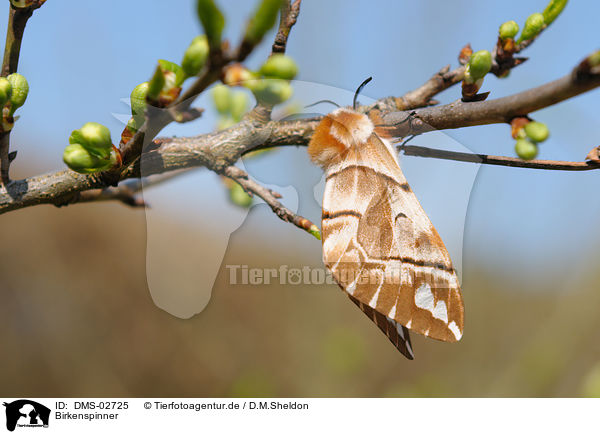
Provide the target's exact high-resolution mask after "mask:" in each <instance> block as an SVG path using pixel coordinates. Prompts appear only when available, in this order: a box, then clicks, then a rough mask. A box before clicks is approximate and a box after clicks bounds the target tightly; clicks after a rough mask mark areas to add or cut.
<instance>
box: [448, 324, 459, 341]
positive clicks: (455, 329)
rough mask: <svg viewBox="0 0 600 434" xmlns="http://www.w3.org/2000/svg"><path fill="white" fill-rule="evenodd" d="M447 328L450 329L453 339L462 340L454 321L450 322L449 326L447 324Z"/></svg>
mask: <svg viewBox="0 0 600 434" xmlns="http://www.w3.org/2000/svg"><path fill="white" fill-rule="evenodd" d="M448 328H449V329H450V331H451V332H452V333H454V337H455V338H456V340H457V341H459V340H460V338H462V333H461V332H460V329H459V328H458V326H457V325H456V323H455V322H454V321H452V322H451V323H450V324H448Z"/></svg>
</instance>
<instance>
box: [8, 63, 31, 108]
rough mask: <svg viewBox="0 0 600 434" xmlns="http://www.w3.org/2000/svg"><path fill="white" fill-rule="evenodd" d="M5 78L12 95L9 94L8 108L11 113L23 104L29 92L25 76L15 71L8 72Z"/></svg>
mask: <svg viewBox="0 0 600 434" xmlns="http://www.w3.org/2000/svg"><path fill="white" fill-rule="evenodd" d="M6 78H7V79H8V81H9V82H10V85H11V87H12V95H11V96H10V104H11V109H10V110H11V114H12V113H14V112H15V110H16V109H18V108H19V107H21V106H22V105H23V104H25V100H26V99H27V94H28V93H29V83H27V79H26V78H25V77H23V76H22V75H21V74H18V73H16V72H15V73H14V74H10V75H9V76H8V77H6Z"/></svg>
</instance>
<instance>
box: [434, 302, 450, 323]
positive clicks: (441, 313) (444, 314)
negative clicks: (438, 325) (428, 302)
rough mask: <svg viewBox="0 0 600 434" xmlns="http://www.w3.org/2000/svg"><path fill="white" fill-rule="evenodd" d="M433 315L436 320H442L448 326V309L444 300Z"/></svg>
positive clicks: (436, 306)
mask: <svg viewBox="0 0 600 434" xmlns="http://www.w3.org/2000/svg"><path fill="white" fill-rule="evenodd" d="M432 314H433V317H434V318H437V319H441V320H442V321H444V322H445V323H446V324H448V309H447V308H446V303H445V302H444V301H443V300H440V301H438V302H437V304H436V305H435V308H434V309H433V312H432Z"/></svg>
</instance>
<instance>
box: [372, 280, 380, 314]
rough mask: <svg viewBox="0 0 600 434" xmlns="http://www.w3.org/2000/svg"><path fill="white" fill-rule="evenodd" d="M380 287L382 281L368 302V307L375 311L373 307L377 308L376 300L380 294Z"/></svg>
mask: <svg viewBox="0 0 600 434" xmlns="http://www.w3.org/2000/svg"><path fill="white" fill-rule="evenodd" d="M382 286H383V279H382V280H381V283H380V284H379V286H378V287H377V291H375V294H374V295H373V298H371V301H370V302H369V306H371V307H372V308H373V309H375V306H377V299H378V298H379V293H380V292H381V287H382Z"/></svg>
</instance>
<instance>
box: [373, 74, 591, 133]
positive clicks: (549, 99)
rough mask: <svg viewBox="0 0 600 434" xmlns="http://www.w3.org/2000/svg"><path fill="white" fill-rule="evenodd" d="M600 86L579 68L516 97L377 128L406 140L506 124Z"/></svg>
mask: <svg viewBox="0 0 600 434" xmlns="http://www.w3.org/2000/svg"><path fill="white" fill-rule="evenodd" d="M598 86H600V74H598V73H595V74H589V75H583V76H580V75H579V70H578V68H576V69H575V70H574V71H572V72H571V73H570V74H567V75H566V76H564V77H562V78H559V79H558V80H555V81H552V82H550V83H546V84H544V85H541V86H538V87H536V88H533V89H529V90H525V91H523V92H519V93H516V94H514V95H510V96H506V97H503V98H497V99H493V100H486V101H476V102H462V101H456V102H453V103H451V104H446V105H442V106H436V107H427V108H423V109H418V110H416V111H414V112H413V113H411V114H410V115H411V119H408V116H409V113H406V112H394V113H389V114H387V115H384V116H383V117H382V118H383V123H382V124H381V125H378V127H380V128H381V129H382V131H385V134H386V135H388V136H390V137H404V136H407V135H410V134H421V133H424V132H427V131H433V130H445V129H453V128H463V127H471V126H475V125H489V124H498V123H507V122H510V121H511V119H513V118H514V117H517V116H525V115H527V114H529V113H531V112H534V111H537V110H540V109H542V108H545V107H548V106H551V105H554V104H557V103H559V102H561V101H564V100H566V99H569V98H572V97H574V96H577V95H579V94H582V93H584V92H587V91H589V90H591V89H594V88H596V87H598Z"/></svg>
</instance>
